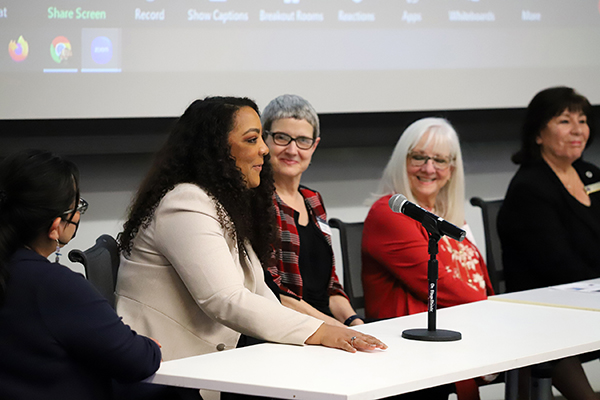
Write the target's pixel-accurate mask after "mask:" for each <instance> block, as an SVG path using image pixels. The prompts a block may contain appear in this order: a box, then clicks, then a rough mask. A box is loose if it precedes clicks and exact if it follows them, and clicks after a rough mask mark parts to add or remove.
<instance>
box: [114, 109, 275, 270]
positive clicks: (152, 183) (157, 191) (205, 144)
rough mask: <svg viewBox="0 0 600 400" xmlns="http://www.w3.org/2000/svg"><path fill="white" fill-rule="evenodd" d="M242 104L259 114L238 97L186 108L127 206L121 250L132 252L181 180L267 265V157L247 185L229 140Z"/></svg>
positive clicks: (270, 218)
mask: <svg viewBox="0 0 600 400" xmlns="http://www.w3.org/2000/svg"><path fill="white" fill-rule="evenodd" d="M243 107H250V108H252V109H253V110H254V111H256V113H257V114H259V111H258V106H257V105H256V103H254V101H252V100H250V99H248V98H238V97H207V98H205V99H203V100H196V101H194V102H193V103H192V104H191V105H190V106H189V107H188V108H187V110H186V111H185V112H184V113H183V115H182V116H181V117H180V118H179V120H178V121H177V123H176V124H175V127H174V128H173V130H172V131H171V133H170V135H169V137H168V139H167V142H166V143H165V144H164V145H163V147H162V148H161V149H160V150H159V151H158V153H157V154H156V157H155V159H154V162H153V164H152V166H151V168H150V171H148V174H147V175H146V177H145V178H144V180H143V181H142V184H141V186H140V188H139V190H138V192H137V194H136V196H135V198H134V200H133V202H132V204H131V206H130V208H129V215H128V220H127V222H125V224H124V225H123V232H121V233H120V234H119V237H118V240H119V247H120V250H121V251H122V252H124V253H126V254H130V253H131V249H132V247H133V239H134V238H135V236H136V235H137V233H138V232H139V231H140V229H143V228H145V227H147V226H148V225H149V224H150V222H151V221H152V218H153V216H154V212H155V210H156V207H157V206H158V204H159V203H160V201H161V199H162V198H163V197H164V196H165V194H166V193H167V192H169V191H170V190H172V189H173V188H174V187H175V185H177V184H179V183H192V184H196V185H198V186H199V187H201V188H203V189H204V190H206V191H207V192H208V194H209V195H210V196H211V197H212V198H213V199H214V200H215V205H216V208H217V216H218V218H219V222H220V224H221V226H223V228H224V229H225V230H226V231H227V233H228V234H229V235H231V237H232V238H234V239H235V240H237V242H238V245H239V247H240V249H242V251H245V247H244V246H243V243H244V241H245V240H248V241H249V242H250V244H251V245H252V248H253V249H254V251H255V252H256V254H257V256H258V258H259V259H260V261H261V262H262V264H263V266H265V267H266V266H268V265H269V263H270V260H271V253H272V250H273V246H274V244H275V243H276V239H277V229H276V226H277V225H276V220H275V214H274V209H273V202H272V195H273V192H274V190H275V187H274V184H273V172H272V169H271V166H270V163H269V162H268V157H269V156H268V155H267V156H265V163H264V165H263V169H262V171H261V174H260V185H259V186H258V187H256V188H253V189H248V188H247V186H246V182H245V180H244V176H243V174H242V172H241V171H240V169H239V168H238V167H237V166H236V164H235V159H234V158H233V157H232V156H231V147H230V144H229V140H228V139H229V133H230V132H231V131H232V130H233V128H234V123H235V117H236V114H237V112H238V110H240V109H241V108H243Z"/></svg>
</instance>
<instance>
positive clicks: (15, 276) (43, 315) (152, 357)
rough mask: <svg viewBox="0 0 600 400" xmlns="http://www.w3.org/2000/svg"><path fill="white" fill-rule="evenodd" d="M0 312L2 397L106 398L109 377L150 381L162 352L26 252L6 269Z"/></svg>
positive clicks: (69, 275)
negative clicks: (4, 294) (5, 289)
mask: <svg viewBox="0 0 600 400" xmlns="http://www.w3.org/2000/svg"><path fill="white" fill-rule="evenodd" d="M8 271H9V274H10V276H9V280H8V287H7V291H6V298H5V302H4V304H3V305H2V306H1V307H0V398H1V399H11V400H18V399H27V400H31V399H36V400H38V399H74V400H75V399H77V400H79V399H103V400H104V399H110V398H112V393H111V390H112V389H111V379H113V378H114V379H116V380H117V381H120V382H133V381H139V380H141V379H144V378H146V377H148V376H150V375H152V374H153V373H154V372H155V371H156V370H157V369H158V367H159V366H160V361H161V352H160V349H159V347H158V345H157V344H156V343H155V342H154V341H152V340H151V339H149V338H146V337H144V336H139V335H137V334H136V333H135V332H134V331H132V330H131V329H130V328H129V327H128V326H127V325H125V324H124V323H123V322H122V321H121V318H119V317H118V316H117V314H116V313H115V311H114V310H113V309H112V308H111V306H110V305H109V304H108V302H107V301H106V300H105V299H104V298H103V297H102V296H101V295H100V294H99V293H98V292H97V291H96V290H95V289H94V288H93V286H92V285H91V284H90V283H89V282H88V281H87V280H86V279H85V278H84V277H83V276H82V275H80V274H78V273H75V272H73V271H71V270H70V269H69V268H67V267H64V266H62V265H60V264H54V263H51V262H50V261H48V260H47V259H46V258H44V257H42V256H41V255H39V254H37V253H35V252H34V251H31V250H27V249H20V250H18V251H17V252H16V253H15V254H14V256H13V257H12V259H11V261H10V263H9V265H8Z"/></svg>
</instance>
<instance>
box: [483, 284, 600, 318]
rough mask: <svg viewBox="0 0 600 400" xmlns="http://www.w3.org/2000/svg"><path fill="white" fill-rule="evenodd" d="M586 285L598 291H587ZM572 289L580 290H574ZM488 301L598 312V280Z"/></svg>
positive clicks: (526, 291) (599, 293)
mask: <svg viewBox="0 0 600 400" xmlns="http://www.w3.org/2000/svg"><path fill="white" fill-rule="evenodd" d="M586 285H588V286H591V285H594V286H593V289H594V290H599V291H588V290H586V289H585V288H584V287H585V286H586ZM574 287H579V288H582V289H579V290H576V289H575V288H574ZM490 300H494V301H508V302H515V303H525V304H537V305H544V306H552V307H567V308H577V309H582V310H591V311H600V279H590V280H587V281H582V282H577V283H573V284H566V285H558V286H551V287H545V288H541V289H532V290H525V291H522V292H514V293H505V294H500V295H497V296H492V297H490Z"/></svg>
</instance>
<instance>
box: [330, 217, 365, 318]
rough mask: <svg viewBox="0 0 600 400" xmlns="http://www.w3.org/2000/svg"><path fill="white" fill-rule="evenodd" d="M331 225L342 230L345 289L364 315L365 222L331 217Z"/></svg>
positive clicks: (353, 304)
mask: <svg viewBox="0 0 600 400" xmlns="http://www.w3.org/2000/svg"><path fill="white" fill-rule="evenodd" d="M329 225H330V226H331V227H332V228H336V229H338V230H339V231H340V244H341V249H342V264H343V268H344V269H343V271H344V291H345V292H346V294H347V295H348V297H349V298H350V304H352V307H353V308H354V310H355V311H356V312H357V313H358V314H359V315H361V316H364V315H365V314H364V308H365V298H364V293H363V287H362V276H361V271H362V250H361V249H362V232H363V225H364V223H363V222H352V223H346V222H342V221H341V220H339V219H337V218H331V219H330V220H329Z"/></svg>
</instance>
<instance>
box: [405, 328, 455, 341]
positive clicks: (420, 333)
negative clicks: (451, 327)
mask: <svg viewBox="0 0 600 400" xmlns="http://www.w3.org/2000/svg"><path fill="white" fill-rule="evenodd" d="M402 337H403V338H405V339H410V340H422V341H425V342H454V341H456V340H460V339H462V335H461V334H460V332H456V331H448V330H445V329H436V330H434V331H430V330H428V329H407V330H405V331H404V332H402Z"/></svg>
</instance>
